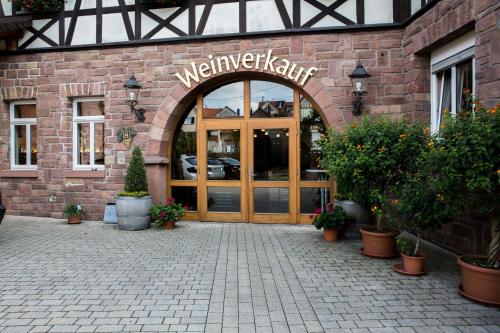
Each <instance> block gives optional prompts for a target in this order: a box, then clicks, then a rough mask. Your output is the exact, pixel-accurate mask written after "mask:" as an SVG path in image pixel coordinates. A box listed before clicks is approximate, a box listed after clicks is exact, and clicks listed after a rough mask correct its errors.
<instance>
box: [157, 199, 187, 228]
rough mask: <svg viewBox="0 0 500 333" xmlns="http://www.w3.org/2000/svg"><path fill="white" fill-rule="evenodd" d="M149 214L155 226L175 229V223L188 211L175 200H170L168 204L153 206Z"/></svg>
mask: <svg viewBox="0 0 500 333" xmlns="http://www.w3.org/2000/svg"><path fill="white" fill-rule="evenodd" d="M149 212H150V214H151V218H152V219H153V223H154V224H155V225H157V226H164V227H165V229H173V228H175V222H177V221H179V220H180V219H181V218H182V217H183V216H184V214H185V213H186V209H185V207H183V206H182V205H181V204H180V203H176V202H175V199H174V198H168V199H167V203H166V204H158V205H153V206H152V207H151V210H150V211H149Z"/></svg>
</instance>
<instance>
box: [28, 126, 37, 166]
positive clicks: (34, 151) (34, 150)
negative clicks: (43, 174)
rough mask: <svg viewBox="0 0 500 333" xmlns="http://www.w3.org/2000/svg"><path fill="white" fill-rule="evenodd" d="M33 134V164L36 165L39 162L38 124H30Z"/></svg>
mask: <svg viewBox="0 0 500 333" xmlns="http://www.w3.org/2000/svg"><path fill="white" fill-rule="evenodd" d="M30 132H31V133H30V134H31V165H36V163H37V161H38V160H37V153H38V147H37V146H36V138H37V130H36V125H31V126H30Z"/></svg>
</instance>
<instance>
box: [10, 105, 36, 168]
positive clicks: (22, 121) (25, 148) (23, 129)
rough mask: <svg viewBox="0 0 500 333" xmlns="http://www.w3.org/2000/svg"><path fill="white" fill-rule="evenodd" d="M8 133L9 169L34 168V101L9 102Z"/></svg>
mask: <svg viewBox="0 0 500 333" xmlns="http://www.w3.org/2000/svg"><path fill="white" fill-rule="evenodd" d="M10 133H11V134H10V161H11V169H20V170H23V169H26V170H32V169H36V167H37V139H36V138H37V131H36V104H35V102H34V101H19V102H13V103H11V104H10Z"/></svg>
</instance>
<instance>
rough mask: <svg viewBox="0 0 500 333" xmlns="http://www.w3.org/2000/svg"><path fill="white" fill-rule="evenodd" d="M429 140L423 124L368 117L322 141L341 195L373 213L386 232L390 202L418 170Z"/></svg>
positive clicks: (324, 161)
mask: <svg viewBox="0 0 500 333" xmlns="http://www.w3.org/2000/svg"><path fill="white" fill-rule="evenodd" d="M427 138H428V135H427V134H426V133H425V131H424V129H423V127H422V126H421V125H420V124H410V123H409V122H408V121H407V120H406V119H402V120H391V119H388V118H385V117H377V118H369V117H365V118H364V119H362V121H361V122H360V123H359V124H357V125H356V124H355V125H352V126H350V127H348V128H347V129H346V130H345V131H344V132H343V133H341V132H337V131H331V132H330V133H329V135H328V136H327V137H326V138H324V139H323V140H322V141H321V147H322V150H323V158H322V162H321V163H322V166H323V168H324V169H326V170H328V171H329V173H330V174H331V176H332V177H334V178H335V181H336V182H337V188H338V189H339V191H340V192H342V193H343V194H344V195H345V196H347V197H348V198H349V199H350V200H354V201H356V202H358V203H360V204H361V205H363V206H365V207H367V208H370V209H371V211H372V213H373V214H374V216H376V218H377V230H378V231H382V230H383V224H382V220H383V219H382V217H383V213H384V210H386V209H387V207H389V206H388V200H389V198H390V197H392V196H393V193H394V192H395V189H396V188H397V187H398V186H399V185H400V183H401V182H402V180H403V179H404V178H405V176H406V175H407V174H408V173H409V172H412V171H413V170H414V169H415V167H416V166H415V159H416V158H417V157H418V156H419V155H420V154H421V152H422V150H423V149H424V148H425V147H426V144H427Z"/></svg>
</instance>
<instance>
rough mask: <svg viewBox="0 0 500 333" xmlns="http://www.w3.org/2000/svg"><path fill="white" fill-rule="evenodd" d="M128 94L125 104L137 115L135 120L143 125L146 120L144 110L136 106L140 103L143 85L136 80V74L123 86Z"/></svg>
mask: <svg viewBox="0 0 500 333" xmlns="http://www.w3.org/2000/svg"><path fill="white" fill-rule="evenodd" d="M123 87H124V88H125V90H126V92H127V99H126V100H125V103H127V105H128V106H129V107H130V112H132V113H133V114H134V115H135V118H136V120H137V121H138V122H140V123H143V122H144V121H145V120H146V118H145V117H144V112H145V111H146V110H144V109H143V108H139V109H137V108H136V106H137V104H138V103H139V91H140V90H141V85H140V84H139V82H138V81H137V80H136V79H135V76H134V74H132V76H130V79H128V81H127V82H126V83H125V84H124V85H123Z"/></svg>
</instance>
